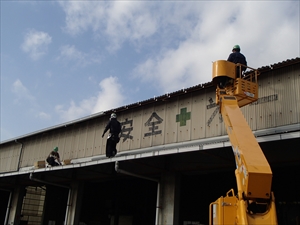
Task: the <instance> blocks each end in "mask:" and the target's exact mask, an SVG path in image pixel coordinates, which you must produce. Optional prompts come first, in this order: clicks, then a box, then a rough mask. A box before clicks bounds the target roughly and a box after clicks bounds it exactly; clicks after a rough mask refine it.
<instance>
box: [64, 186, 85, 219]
mask: <svg viewBox="0 0 300 225" xmlns="http://www.w3.org/2000/svg"><path fill="white" fill-rule="evenodd" d="M83 189H84V184H83V183H80V182H73V183H72V184H71V188H70V189H69V198H70V199H69V200H68V204H69V205H67V211H66V221H65V222H66V223H65V224H73V225H78V224H79V222H80V221H79V219H80V210H81V205H82V199H83Z"/></svg>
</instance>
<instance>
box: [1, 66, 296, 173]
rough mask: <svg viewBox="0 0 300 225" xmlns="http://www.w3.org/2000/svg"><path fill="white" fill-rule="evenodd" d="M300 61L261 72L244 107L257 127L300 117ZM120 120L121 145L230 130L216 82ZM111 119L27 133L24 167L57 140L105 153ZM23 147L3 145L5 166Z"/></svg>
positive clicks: (80, 151) (12, 164)
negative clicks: (252, 99)
mask: <svg viewBox="0 0 300 225" xmlns="http://www.w3.org/2000/svg"><path fill="white" fill-rule="evenodd" d="M299 67H300V66H299V64H296V65H293V66H288V67H283V68H281V69H276V70H271V71H268V72H266V73H264V74H262V75H261V76H260V77H259V100H258V101H257V102H256V103H253V104H251V105H248V106H245V107H243V108H242V111H243V113H244V115H245V118H246V120H247V121H248V122H249V125H250V127H251V129H252V130H260V129H267V128H272V127H277V126H282V125H289V124H296V123H299V122H300V104H299V102H300V90H299V86H300V68H299ZM118 120H119V121H120V122H121V123H122V137H121V140H120V142H119V144H118V150H119V151H128V150H134V149H140V148H146V147H151V146H158V145H164V144H170V143H176V142H184V141H190V140H196V139H202V138H209V137H215V136H220V135H225V134H226V131H225V127H224V124H223V121H222V118H221V116H220V114H219V108H218V106H217V105H216V104H215V89H214V88H206V89H202V90H199V91H197V92H192V93H186V94H182V95H178V96H177V97H172V98H166V100H165V101H156V102H153V103H152V104H149V105H146V106H141V107H140V108H135V109H128V110H125V111H123V112H122V113H118ZM107 122H108V116H102V117H98V118H91V119H89V120H86V121H83V122H81V123H74V124H70V125H68V126H66V127H60V128H57V129H54V130H48V131H45V132H44V133H39V134H37V135H34V136H29V137H26V138H24V140H22V141H23V142H24V145H23V149H22V152H23V154H22V155H21V157H20V160H21V161H20V167H27V166H32V165H34V162H35V161H40V160H44V159H45V158H46V157H47V155H48V154H49V152H50V151H51V150H52V149H53V148H54V147H55V146H58V147H59V153H60V156H61V158H62V159H76V158H83V157H90V156H96V155H102V154H105V144H106V136H105V138H102V137H101V135H102V132H103V129H104V127H105V125H106V123H107ZM20 148H21V145H20V144H18V143H15V142H11V143H9V144H3V145H1V146H0V172H8V171H14V170H17V169H18V159H19V154H20V152H21V151H20Z"/></svg>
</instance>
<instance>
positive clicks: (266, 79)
mask: <svg viewBox="0 0 300 225" xmlns="http://www.w3.org/2000/svg"><path fill="white" fill-rule="evenodd" d="M275 82H276V81H275V80H273V74H272V73H266V74H262V75H261V76H260V77H259V79H258V84H259V90H258V101H257V102H256V103H255V104H256V106H257V113H256V119H257V120H256V126H257V130H260V129H266V128H271V127H274V125H275V103H274V101H269V102H268V101H265V99H268V98H269V96H275V94H276V91H275Z"/></svg>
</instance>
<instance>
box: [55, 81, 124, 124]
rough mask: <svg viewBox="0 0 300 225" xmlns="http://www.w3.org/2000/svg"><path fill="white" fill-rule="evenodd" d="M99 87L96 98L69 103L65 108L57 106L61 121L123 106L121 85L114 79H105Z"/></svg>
mask: <svg viewBox="0 0 300 225" xmlns="http://www.w3.org/2000/svg"><path fill="white" fill-rule="evenodd" d="M99 86H100V91H99V93H98V95H97V97H91V98H89V99H84V100H82V101H81V102H80V103H79V104H76V103H75V102H74V101H71V102H70V105H69V106H67V107H65V106H64V105H57V106H56V107H55V110H56V112H57V113H58V114H59V115H60V118H61V120H62V121H63V122H66V121H70V120H74V119H78V118H80V117H83V116H87V115H90V114H94V113H97V112H101V111H106V110H109V109H113V108H116V107H120V105H121V104H123V101H124V99H125V98H124V97H123V95H122V87H121V84H120V83H119V82H118V79H117V78H116V77H108V78H105V79H104V80H102V81H101V82H100V84H99ZM65 108H66V109H65Z"/></svg>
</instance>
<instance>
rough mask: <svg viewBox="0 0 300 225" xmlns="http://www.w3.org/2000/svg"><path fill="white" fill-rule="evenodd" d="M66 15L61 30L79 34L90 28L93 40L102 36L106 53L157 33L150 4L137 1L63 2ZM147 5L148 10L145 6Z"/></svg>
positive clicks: (61, 3) (155, 21)
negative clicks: (105, 41)
mask: <svg viewBox="0 0 300 225" xmlns="http://www.w3.org/2000/svg"><path fill="white" fill-rule="evenodd" d="M59 3H60V5H61V6H62V7H63V9H64V11H65V13H66V27H65V30H66V31H67V32H68V33H70V34H71V35H79V34H81V33H83V32H84V31H86V30H87V29H92V30H93V31H94V34H95V36H96V37H103V36H104V37H105V38H107V41H108V43H109V46H108V47H107V49H108V50H109V51H110V52H113V51H116V50H118V49H119V48H120V47H121V45H122V43H123V42H124V41H126V40H130V41H132V42H138V41H140V40H142V39H144V38H147V37H150V36H151V35H153V34H154V33H155V31H156V30H157V26H158V25H157V22H158V21H157V20H156V18H155V17H154V16H153V15H152V14H153V12H151V10H150V8H151V5H152V4H147V5H145V2H138V1H133V2H131V1H112V2H105V1H86V2H78V1H63V2H59ZM146 6H150V7H146Z"/></svg>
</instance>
